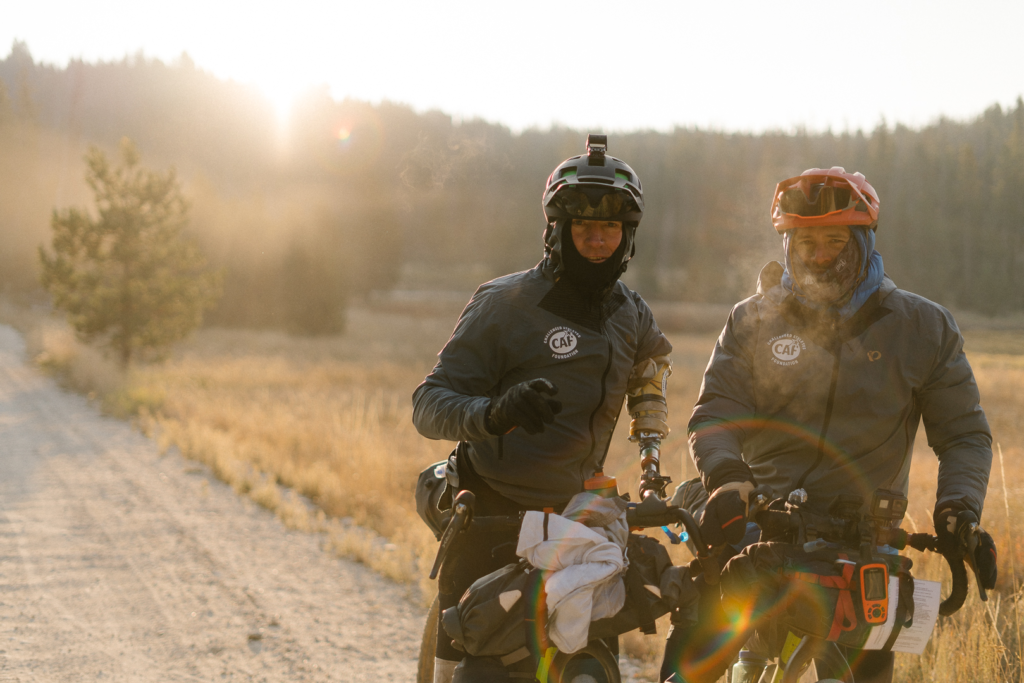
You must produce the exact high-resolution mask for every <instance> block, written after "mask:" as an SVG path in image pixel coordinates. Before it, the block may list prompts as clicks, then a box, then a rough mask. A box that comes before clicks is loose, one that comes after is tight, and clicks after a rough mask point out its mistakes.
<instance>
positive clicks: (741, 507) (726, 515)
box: [700, 491, 747, 546]
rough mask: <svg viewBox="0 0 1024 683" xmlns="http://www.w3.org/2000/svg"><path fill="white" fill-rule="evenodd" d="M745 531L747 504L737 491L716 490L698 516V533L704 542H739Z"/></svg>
mask: <svg viewBox="0 0 1024 683" xmlns="http://www.w3.org/2000/svg"><path fill="white" fill-rule="evenodd" d="M746 533H747V504H746V503H744V502H743V498H741V497H740V492H739V491H716V492H715V493H713V494H712V495H711V498H710V499H708V504H707V506H706V507H705V508H704V512H703V513H701V516H700V535H701V536H702V537H703V540H704V542H705V543H707V544H708V545H711V546H719V545H723V544H725V543H731V544H735V543H739V542H740V541H742V540H743V537H744V536H745V535H746Z"/></svg>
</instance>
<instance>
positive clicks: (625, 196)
mask: <svg viewBox="0 0 1024 683" xmlns="http://www.w3.org/2000/svg"><path fill="white" fill-rule="evenodd" d="M607 152H608V136H607V135H594V134H591V135H588V136H587V153H586V154H581V155H580V156H575V157H572V158H571V159H566V160H565V161H563V162H562V163H561V164H559V165H558V168H556V169H555V170H554V171H552V173H551V175H550V176H548V182H547V186H546V187H545V188H544V195H543V198H542V199H541V207H542V208H543V210H544V216H545V218H547V221H548V223H554V222H555V221H557V220H560V219H566V218H568V219H573V218H591V219H598V220H608V221H622V222H623V223H639V222H640V219H641V218H643V215H644V193H643V187H642V186H641V185H640V179H639V178H638V177H637V175H636V172H635V171H633V169H632V168H630V167H629V165H627V164H626V163H625V162H623V161H622V160H620V159H616V158H615V157H612V156H608V154H607Z"/></svg>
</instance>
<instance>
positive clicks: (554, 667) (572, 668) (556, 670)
mask: <svg viewBox="0 0 1024 683" xmlns="http://www.w3.org/2000/svg"><path fill="white" fill-rule="evenodd" d="M595 660H596V662H597V664H598V665H599V667H600V671H599V672H594V673H597V674H598V675H600V674H601V673H603V674H604V681H607V683H622V675H621V674H620V673H619V662H618V660H617V659H616V657H615V655H613V654H612V651H611V650H609V649H608V646H607V645H605V644H604V643H603V642H601V641H600V640H592V641H590V643H588V644H587V646H586V647H585V648H583V649H582V650H580V651H579V652H573V653H572V654H566V653H564V652H558V653H557V654H556V655H555V658H554V659H553V660H551V669H550V670H549V672H548V681H549V683H573V681H576V680H579V681H584V680H588V681H599V680H600V679H598V678H597V677H596V676H591V675H589V672H588V673H584V671H580V670H578V666H579V665H580V664H583V663H584V662H586V663H588V664H591V663H593V662H594V661H595ZM601 683H604V682H601Z"/></svg>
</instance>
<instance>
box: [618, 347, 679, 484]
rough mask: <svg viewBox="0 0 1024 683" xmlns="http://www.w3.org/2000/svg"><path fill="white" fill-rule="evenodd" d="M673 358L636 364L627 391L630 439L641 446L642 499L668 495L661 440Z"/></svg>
mask: <svg viewBox="0 0 1024 683" xmlns="http://www.w3.org/2000/svg"><path fill="white" fill-rule="evenodd" d="M671 374H672V361H670V360H669V357H668V356H655V357H654V358H647V359H645V360H643V361H641V362H640V363H637V364H636V365H634V366H633V370H632V372H631V373H630V375H629V383H628V386H627V392H626V397H627V398H626V407H627V409H628V410H629V414H630V417H632V418H633V419H632V420H631V421H630V423H629V440H630V441H633V442H635V443H637V444H639V446H640V469H641V470H643V473H642V474H641V476H640V499H641V500H643V499H644V498H646V497H647V496H649V495H651V494H654V495H656V496H658V497H659V498H664V497H665V487H666V486H667V485H668V484H669V482H671V481H672V480H671V479H670V478H669V477H663V476H661V440H662V439H663V438H665V437H666V436H668V432H669V429H668V403H667V401H666V400H665V398H666V396H665V395H666V393H667V390H668V377H669V375H671Z"/></svg>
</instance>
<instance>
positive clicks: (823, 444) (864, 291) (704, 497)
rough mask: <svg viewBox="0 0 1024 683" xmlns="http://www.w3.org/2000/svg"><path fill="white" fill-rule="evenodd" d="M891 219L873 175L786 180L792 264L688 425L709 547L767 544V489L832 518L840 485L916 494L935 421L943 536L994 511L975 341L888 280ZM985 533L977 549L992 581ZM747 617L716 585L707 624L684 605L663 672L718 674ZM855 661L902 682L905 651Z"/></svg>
mask: <svg viewBox="0 0 1024 683" xmlns="http://www.w3.org/2000/svg"><path fill="white" fill-rule="evenodd" d="M878 216H879V197H878V193H877V192H876V191H875V189H874V188H873V187H872V186H871V185H870V184H869V183H868V182H867V179H866V178H865V177H864V176H863V175H861V174H860V173H847V172H846V171H845V170H844V169H843V168H841V167H833V168H830V169H818V168H813V169H809V170H807V171H804V172H803V173H802V174H801V175H799V176H796V177H793V178H789V179H787V180H783V181H782V182H781V183H779V184H778V186H777V188H776V190H775V194H774V196H773V199H772V205H771V220H772V224H773V225H774V227H775V229H776V230H777V231H778V232H779V234H780V235H781V236H782V244H783V249H784V252H785V263H784V264H782V263H778V262H775V261H772V262H770V263H769V264H768V265H766V266H765V267H764V268H763V269H762V271H761V274H760V277H759V279H758V283H757V293H756V294H755V295H754V296H752V297H750V298H749V299H746V300H745V301H741V302H740V303H739V304H737V305H736V307H735V308H734V309H733V311H732V313H731V314H730V316H729V320H728V322H727V323H726V326H725V329H724V330H723V332H722V334H721V336H720V337H719V339H718V343H717V344H716V346H715V349H714V352H713V353H712V356H711V361H710V363H709V365H708V368H707V370H706V372H705V375H704V383H703V386H702V387H701V392H700V396H699V397H698V399H697V404H696V406H695V408H694V411H693V415H692V417H691V419H690V423H689V427H688V431H689V439H690V448H691V455H692V457H693V460H694V463H695V464H696V466H697V470H698V471H699V473H700V478H699V479H696V480H693V481H691V482H687V483H685V484H683V485H682V486H680V487H679V488H678V489H677V491H676V495H675V502H677V503H678V504H683V505H686V506H687V507H689V508H690V509H691V512H694V513H700V514H701V517H700V525H701V531H702V532H703V534H704V538H705V540H706V541H707V542H708V543H710V544H712V545H723V544H726V545H729V546H731V547H732V552H738V551H739V550H740V549H741V548H743V547H744V546H746V545H749V544H750V543H753V542H756V541H757V540H758V538H759V534H760V531H759V529H758V528H757V526H756V525H754V524H752V523H748V522H747V512H748V510H747V497H748V494H749V493H750V492H751V491H752V490H753V489H754V487H755V485H761V484H764V485H768V486H770V487H771V488H772V490H773V491H774V494H775V495H776V496H783V497H786V496H788V495H789V494H790V493H791V492H793V491H797V490H800V489H802V490H803V492H804V493H801V494H799V495H806V497H807V502H808V503H809V504H810V505H811V506H812V507H816V508H818V509H820V511H821V512H822V513H825V512H827V507H828V505H829V503H830V502H831V501H833V500H834V499H836V497H837V496H839V495H840V494H846V495H848V496H851V497H853V496H856V497H859V498H860V499H861V500H862V501H864V502H865V503H867V502H869V501H870V500H871V497H872V494H873V492H874V491H875V490H876V489H888V490H893V491H899V492H902V493H903V494H906V492H907V488H908V480H909V472H910V461H911V457H910V456H911V453H912V452H913V447H914V439H915V435H916V432H917V427H918V423H919V422H920V421H921V419H922V418H923V419H924V425H925V430H926V432H927V436H928V444H929V445H930V446H931V447H932V448H933V449H934V450H935V453H936V454H937V456H938V458H939V476H938V487H937V496H936V500H937V501H938V503H937V504H936V506H935V512H934V522H935V529H936V532H937V534H938V535H939V536H943V535H949V534H955V535H957V537H959V531H961V529H960V528H959V525H961V524H962V523H963V522H962V520H963V519H964V517H963V516H961V515H959V513H961V512H964V511H970V512H971V513H973V515H974V517H975V518H976V519H978V518H980V517H981V513H982V506H983V503H984V500H985V492H986V490H987V486H988V477H989V469H990V467H991V461H992V448H991V444H992V437H991V433H990V431H989V426H988V422H987V421H986V419H985V414H984V412H983V411H982V409H981V405H980V398H979V394H978V387H977V384H976V383H975V380H974V374H973V372H972V370H971V367H970V365H969V364H968V362H967V358H966V356H965V355H964V352H963V337H962V336H961V334H960V331H959V329H958V328H957V326H956V323H955V322H954V320H953V316H952V315H950V313H949V311H947V310H946V309H944V308H942V307H941V306H939V305H937V304H935V303H932V302H931V301H928V300H927V299H924V298H923V297H920V296H917V295H915V294H912V293H910V292H907V291H905V290H901V289H898V288H897V287H896V285H895V284H894V283H893V281H892V280H891V279H889V278H888V277H887V276H886V275H885V271H884V269H883V266H882V257H881V255H879V253H878V252H877V251H875V249H874V246H875V232H876V230H877V228H878ZM854 500H856V498H854ZM861 509H862V511H866V510H865V508H864V506H862V508H861ZM985 537H986V540H985V542H984V543H982V544H981V546H979V548H978V550H977V551H975V553H974V555H973V556H968V558H967V559H968V561H969V562H972V563H973V564H974V566H975V568H976V570H977V574H978V576H979V577H980V578H981V580H982V583H983V585H986V587H991V586H993V585H994V584H995V579H996V565H995V559H996V555H995V546H994V544H993V543H992V541H991V537H989V536H988V535H987V534H985ZM982 546H984V547H982ZM737 561H739V557H738V558H737ZM732 616H735V615H729V614H727V613H726V612H725V610H724V609H723V608H722V605H721V602H720V596H719V594H718V591H717V588H715V589H711V590H705V591H703V597H702V600H701V605H700V609H699V617H698V618H697V619H696V621H694V620H693V619H692V618H690V619H687V618H685V617H684V616H681V615H676V618H675V620H674V624H675V625H674V627H673V630H672V632H671V633H670V635H669V639H668V643H667V645H666V652H665V659H664V663H663V667H662V680H663V681H664V680H673V681H688V682H689V683H696V682H697V681H714V680H717V679H718V678H719V676H720V675H721V674H722V673H723V672H724V670H725V668H726V666H727V665H728V663H729V661H730V660H731V659H732V658H733V657H734V656H735V654H736V653H737V652H738V651H739V649H740V647H741V646H742V645H743V644H744V643H745V642H746V639H747V637H748V636H749V633H750V630H751V629H752V628H753V626H754V624H753V623H750V624H749V628H740V629H735V628H734V626H735V623H736V622H735V621H732V620H731V617H732ZM730 629H731V630H730ZM848 655H849V656H850V659H851V661H852V662H853V667H854V674H855V678H856V680H857V682H858V683H863V682H864V681H871V682H875V681H891V680H892V667H893V657H892V654H891V653H889V652H864V651H862V652H851V653H848Z"/></svg>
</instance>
